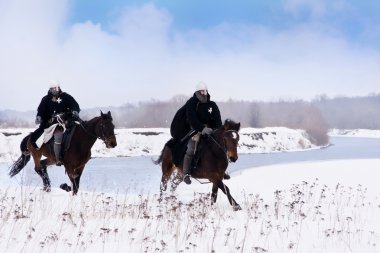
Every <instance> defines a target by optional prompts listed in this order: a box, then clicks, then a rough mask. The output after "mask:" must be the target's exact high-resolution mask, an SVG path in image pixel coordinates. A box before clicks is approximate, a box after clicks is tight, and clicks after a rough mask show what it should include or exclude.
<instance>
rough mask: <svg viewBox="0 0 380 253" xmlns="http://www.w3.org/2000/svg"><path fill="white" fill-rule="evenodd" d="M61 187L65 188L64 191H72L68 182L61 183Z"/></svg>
mask: <svg viewBox="0 0 380 253" xmlns="http://www.w3.org/2000/svg"><path fill="white" fill-rule="evenodd" d="M59 188H61V189H62V190H64V191H67V192H69V191H71V186H68V185H67V184H66V183H64V184H61V185H60V186H59Z"/></svg>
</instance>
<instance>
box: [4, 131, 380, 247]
mask: <svg viewBox="0 0 380 253" xmlns="http://www.w3.org/2000/svg"><path fill="white" fill-rule="evenodd" d="M279 129H282V128H279ZM283 130H284V131H286V132H287V131H288V130H287V129H283ZM4 131H5V130H1V131H0V132H4ZM12 131H15V132H18V131H19V132H21V131H20V130H18V129H16V130H6V132H7V133H12ZM25 131H26V130H25ZM131 131H132V132H131ZM157 132H160V134H157ZM258 132H259V133H261V132H265V133H268V134H261V135H255V134H256V133H255V132H253V130H252V129H243V130H242V132H241V142H240V143H241V147H240V149H241V150H240V151H241V152H272V151H280V150H281V151H290V150H299V149H303V148H305V147H306V148H308V147H309V148H310V147H312V146H308V144H307V142H306V141H307V139H303V138H302V136H304V135H303V134H298V135H296V136H300V137H292V135H291V134H290V135H287V134H284V136H283V137H281V136H282V134H280V133H279V131H269V130H265V131H262V130H261V132H260V131H259V130H258ZM271 132H276V134H273V133H272V134H271ZM296 132H297V131H296ZM25 133H26V132H22V134H21V135H10V136H8V137H5V136H2V135H1V134H0V145H1V146H0V150H1V152H2V153H1V156H2V157H3V159H5V160H6V161H7V163H8V162H9V161H10V160H9V159H11V160H12V159H14V157H15V156H18V155H19V151H18V145H19V141H20V140H21V138H22V136H23V135H24V134H25ZM245 133H246V135H245ZM287 133H288V134H289V132H287ZM298 133H299V132H298ZM260 136H261V137H262V138H261V137H260ZM269 137H270V138H269ZM17 138H19V139H18V140H17ZM117 138H118V142H119V144H118V147H119V149H120V150H122V153H121V154H122V155H146V154H158V153H159V152H160V151H161V149H162V146H163V144H164V143H165V142H166V140H167V139H168V138H169V136H168V132H167V130H165V129H161V130H160V129H156V130H152V129H138V130H137V129H134V130H118V136H117ZM267 138H268V139H267ZM262 139H263V140H262ZM300 140H302V141H301V143H302V142H303V141H304V143H303V144H301V145H300V144H297V143H299V142H300ZM379 140H380V139H379ZM260 142H262V144H260ZM294 142H297V143H294ZM286 143H287V144H288V145H287V144H286ZM299 145H300V146H299ZM101 146H104V144H102V143H101V142H100V141H99V143H97V144H96V146H95V147H94V149H93V150H94V151H95V152H94V153H95V154H96V155H98V156H113V155H120V152H119V151H115V150H116V149H115V150H112V151H111V150H108V152H106V151H107V150H105V149H103V147H101ZM260 147H263V148H262V149H260ZM312 148H316V147H312ZM358 148H360V147H358ZM244 149H246V150H244ZM4 150H6V151H4ZM147 151H148V152H147ZM103 152H104V153H103ZM112 152H116V153H112ZM306 152H307V151H306ZM237 162H239V161H237ZM379 169H380V157H379V158H378V159H360V160H337V161H321V162H302V163H292V164H281V165H272V166H263V167H256V168H250V169H245V170H240V171H238V172H235V173H233V174H232V178H231V180H229V181H225V183H226V184H227V186H228V187H229V188H230V191H231V194H232V195H233V197H234V198H235V199H236V201H237V202H238V203H239V204H240V205H241V206H242V208H243V210H242V211H238V212H234V211H233V210H232V208H231V206H230V205H229V203H228V201H227V198H226V196H225V195H224V194H223V193H222V192H220V191H219V196H218V199H217V202H216V204H214V205H210V200H209V199H210V197H209V192H210V191H211V185H209V184H204V185H202V184H199V183H197V182H195V181H193V184H192V185H190V186H189V185H185V184H181V185H180V186H179V187H178V188H177V190H176V192H175V193H170V192H168V193H166V195H165V198H164V200H163V202H161V203H159V202H158V201H157V195H155V194H152V193H149V192H148V191H146V192H141V193H140V194H136V193H132V192H136V191H131V192H130V193H129V192H123V193H119V194H106V193H102V192H84V191H81V190H80V191H79V193H78V195H77V196H75V197H73V196H71V195H70V194H68V193H66V192H63V191H62V190H60V189H53V190H52V192H51V193H44V192H42V191H41V189H40V187H27V186H25V185H22V184H20V185H19V187H16V188H15V187H6V186H1V187H0V252H358V253H359V252H360V253H361V252H380V199H379V198H380V184H379V183H378V181H379V180H378V178H379V175H380V173H379ZM126 176H134V177H137V178H141V182H145V181H144V179H145V178H146V177H149V176H150V175H147V174H144V173H141V175H128V172H127V171H126ZM19 177H22V174H21V175H20V176H19ZM9 180H15V179H9ZM19 181H20V182H22V180H20V178H19ZM159 181H160V178H157V184H159ZM147 188H149V187H147Z"/></svg>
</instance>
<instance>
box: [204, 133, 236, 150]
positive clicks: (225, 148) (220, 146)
mask: <svg viewBox="0 0 380 253" xmlns="http://www.w3.org/2000/svg"><path fill="white" fill-rule="evenodd" d="M228 132H235V133H237V131H236V130H227V131H225V132H224V133H228ZM209 137H210V138H211V140H213V141H214V142H215V144H216V145H218V147H219V148H220V149H222V150H223V152H227V147H226V141H225V140H224V138H223V144H224V147H222V145H220V143H219V142H217V141H216V140H215V138H214V137H212V136H211V135H209Z"/></svg>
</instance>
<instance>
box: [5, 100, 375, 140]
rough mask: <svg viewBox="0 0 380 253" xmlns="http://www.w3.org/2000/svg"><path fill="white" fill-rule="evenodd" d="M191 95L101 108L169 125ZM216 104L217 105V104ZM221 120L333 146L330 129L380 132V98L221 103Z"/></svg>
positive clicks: (131, 123)
mask: <svg viewBox="0 0 380 253" xmlns="http://www.w3.org/2000/svg"><path fill="white" fill-rule="evenodd" d="M188 98H189V97H188V96H184V95H178V96H175V97H173V98H172V99H170V100H168V101H159V100H151V101H145V102H140V103H138V104H131V103H127V104H124V105H122V106H119V107H107V108H101V109H102V110H103V111H106V110H110V111H111V112H112V115H113V118H114V122H115V126H116V127H118V128H137V127H145V128H148V127H149V128H151V127H170V124H171V121H172V119H173V117H174V114H175V113H176V111H177V110H178V109H179V108H180V107H181V106H182V105H183V104H184V103H185V102H186V101H187V99H188ZM216 102H217V101H216ZM217 104H218V106H219V109H220V111H221V116H222V119H227V118H229V119H232V120H235V121H239V122H241V124H242V127H256V128H263V127H273V126H284V127H288V128H293V129H305V130H306V131H307V133H308V134H309V136H310V137H311V139H312V142H313V143H315V144H317V145H323V144H326V143H328V136H327V131H328V129H329V128H340V129H355V128H365V129H380V94H372V95H368V96H365V97H335V98H329V97H327V96H326V95H320V96H318V97H316V98H315V99H314V100H312V101H309V102H307V101H303V100H287V101H285V100H281V101H276V102H257V101H237V100H228V101H223V102H217ZM97 115H99V108H90V109H85V110H83V111H82V112H81V117H82V118H83V119H85V120H86V119H90V118H92V117H94V116H97ZM34 118H35V112H33V111H28V112H15V111H0V127H2V128H6V127H35V124H34Z"/></svg>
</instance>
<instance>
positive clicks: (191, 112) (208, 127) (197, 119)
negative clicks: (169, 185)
mask: <svg viewBox="0 0 380 253" xmlns="http://www.w3.org/2000/svg"><path fill="white" fill-rule="evenodd" d="M184 107H185V111H186V117H185V118H186V119H185V121H186V125H187V126H186V127H183V129H184V132H181V136H186V134H189V133H192V135H193V136H192V137H191V138H190V140H189V142H188V143H187V150H186V154H185V157H184V160H183V173H184V177H183V181H185V183H186V184H191V180H190V174H191V163H192V160H193V157H194V153H195V149H196V145H197V143H198V142H199V139H200V135H201V134H202V135H210V134H211V133H212V132H213V131H214V130H215V129H217V128H220V127H221V126H222V120H221V116H220V111H219V108H218V106H217V105H216V103H215V102H213V101H211V100H210V94H209V92H208V89H207V85H206V84H205V83H204V82H200V83H198V84H197V86H196V89H195V93H194V94H193V96H192V97H191V98H190V99H189V100H188V101H187V102H186V104H185V106H184ZM173 123H174V124H175V122H173ZM173 123H172V124H173ZM176 125H178V126H180V125H183V122H182V124H181V123H177V124H176ZM188 129H190V132H188ZM178 130H179V131H181V130H180V129H178ZM224 178H225V179H229V175H227V174H225V177H224Z"/></svg>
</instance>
